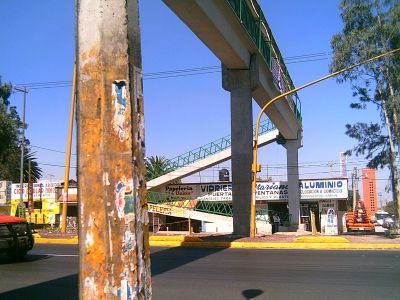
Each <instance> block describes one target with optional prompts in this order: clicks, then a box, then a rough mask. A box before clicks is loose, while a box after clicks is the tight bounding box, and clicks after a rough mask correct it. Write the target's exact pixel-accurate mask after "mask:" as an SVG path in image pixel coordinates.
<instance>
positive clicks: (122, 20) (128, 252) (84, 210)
mask: <svg viewBox="0 0 400 300" xmlns="http://www.w3.org/2000/svg"><path fill="white" fill-rule="evenodd" d="M77 5H78V9H77V22H78V24H77V29H78V41H77V46H78V50H77V51H78V53H77V59H78V60H77V72H78V80H77V91H78V93H77V99H78V106H77V129H78V186H79V193H78V197H79V198H78V201H79V222H80V224H79V225H80V226H79V235H80V239H79V252H80V264H79V272H80V276H79V281H80V299H151V284H150V279H151V277H150V249H149V241H148V213H147V203H146V186H145V180H144V172H145V165H144V120H143V97H142V75H141V74H142V70H141V48H140V47H141V45H140V28H139V10H138V1H137V0H113V1H106V0H78V1H77Z"/></svg>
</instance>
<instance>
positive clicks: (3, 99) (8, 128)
mask: <svg viewBox="0 0 400 300" xmlns="http://www.w3.org/2000/svg"><path fill="white" fill-rule="evenodd" d="M11 93H12V85H11V84H9V83H6V84H2V83H1V81H0V180H9V181H13V182H19V180H20V159H21V156H20V153H21V148H20V145H21V130H22V128H23V124H22V121H21V119H20V117H19V116H18V113H17V109H16V107H15V106H10V102H9V100H8V99H9V97H10V95H11ZM34 155H35V153H33V152H32V151H31V149H30V147H29V140H28V139H25V149H24V182H27V181H28V178H29V164H31V179H32V180H33V181H37V180H38V179H40V178H41V176H42V170H41V168H40V167H39V165H38V163H37V161H36V158H35V156H34Z"/></svg>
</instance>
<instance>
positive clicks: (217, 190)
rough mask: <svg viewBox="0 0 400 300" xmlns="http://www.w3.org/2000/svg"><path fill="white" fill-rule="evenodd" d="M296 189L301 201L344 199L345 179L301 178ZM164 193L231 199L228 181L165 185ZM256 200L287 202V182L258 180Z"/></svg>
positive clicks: (221, 200)
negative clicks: (298, 190) (298, 191)
mask: <svg viewBox="0 0 400 300" xmlns="http://www.w3.org/2000/svg"><path fill="white" fill-rule="evenodd" d="M299 189H300V197H301V200H311V199H346V198H347V196H348V189H347V179H319V180H318V179H315V180H300V183H299ZM165 192H166V193H169V194H171V195H175V196H187V197H188V198H195V199H198V200H203V201H215V202H230V201H232V184H231V183H206V184H174V185H168V186H166V187H165ZM256 200H259V201H261V200H267V201H285V200H286V201H287V200H288V183H287V182H285V181H276V182H259V183H257V185H256Z"/></svg>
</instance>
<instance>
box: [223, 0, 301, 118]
mask: <svg viewBox="0 0 400 300" xmlns="http://www.w3.org/2000/svg"><path fill="white" fill-rule="evenodd" d="M226 1H227V2H228V3H229V5H230V7H231V8H232V10H233V11H234V12H235V14H236V16H237V17H238V19H239V21H240V23H241V24H242V25H243V27H244V28H245V29H246V31H247V33H248V34H249V36H250V38H251V39H252V41H253V42H254V44H255V45H256V47H257V48H258V50H259V51H260V54H261V55H262V57H263V58H264V59H265V62H266V64H267V65H268V67H269V69H270V71H271V72H272V76H273V80H274V84H275V86H276V88H277V89H278V90H279V91H280V92H281V93H284V92H287V91H290V90H292V89H294V84H293V82H292V79H291V78H290V75H289V72H288V70H287V68H286V65H285V63H284V61H283V58H282V55H281V53H280V51H279V48H278V45H277V43H276V41H275V39H274V36H273V35H272V32H271V29H270V28H269V26H268V23H267V21H266V19H265V17H264V14H263V12H262V10H261V7H260V6H259V5H258V3H257V1H255V0H226ZM286 98H287V100H288V103H289V106H290V107H291V109H292V110H293V113H294V114H295V116H296V118H297V119H298V120H299V122H300V124H301V123H302V116H301V102H300V99H299V97H298V95H297V93H294V94H292V95H289V96H287V97H286Z"/></svg>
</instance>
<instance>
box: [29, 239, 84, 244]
mask: <svg viewBox="0 0 400 300" xmlns="http://www.w3.org/2000/svg"><path fill="white" fill-rule="evenodd" d="M35 243H36V244H64V245H77V244H78V239H77V238H72V239H49V238H41V237H38V238H36V237H35Z"/></svg>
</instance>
